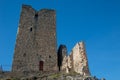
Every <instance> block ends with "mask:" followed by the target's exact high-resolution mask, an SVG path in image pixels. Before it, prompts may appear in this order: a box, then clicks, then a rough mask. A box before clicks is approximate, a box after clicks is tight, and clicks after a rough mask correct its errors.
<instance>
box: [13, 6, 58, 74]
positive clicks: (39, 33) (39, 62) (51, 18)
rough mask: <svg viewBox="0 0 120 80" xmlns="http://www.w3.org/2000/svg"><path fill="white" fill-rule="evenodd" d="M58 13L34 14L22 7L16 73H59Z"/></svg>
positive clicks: (16, 51)
mask: <svg viewBox="0 0 120 80" xmlns="http://www.w3.org/2000/svg"><path fill="white" fill-rule="evenodd" d="M56 70H57V44H56V13H55V11H54V10H49V9H42V10H40V11H35V10H34V9H33V8H32V7H31V6H28V5H23V6H22V11H21V16H20V22H19V27H18V33H17V39H16V45H15V51H14V59H13V65H12V71H13V72H26V71H29V72H30V71H56Z"/></svg>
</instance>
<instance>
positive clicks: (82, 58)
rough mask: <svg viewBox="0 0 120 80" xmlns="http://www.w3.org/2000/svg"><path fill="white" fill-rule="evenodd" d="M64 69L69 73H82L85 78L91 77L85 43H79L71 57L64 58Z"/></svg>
mask: <svg viewBox="0 0 120 80" xmlns="http://www.w3.org/2000/svg"><path fill="white" fill-rule="evenodd" d="M63 63H64V65H62V68H63V69H65V70H66V72H67V73H69V72H76V73H80V75H83V76H89V75H90V72H89V67H88V60H87V56H86V51H85V45H84V42H79V43H77V44H76V45H75V46H74V48H73V49H72V51H71V53H70V55H69V56H67V57H64V60H63Z"/></svg>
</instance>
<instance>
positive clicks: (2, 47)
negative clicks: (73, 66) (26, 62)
mask: <svg viewBox="0 0 120 80" xmlns="http://www.w3.org/2000/svg"><path fill="white" fill-rule="evenodd" d="M22 4H29V5H31V6H33V8H35V9H36V10H39V9H42V8H50V9H55V10H56V12H57V43H58V46H59V45H60V44H61V43H62V44H66V46H67V48H68V52H70V51H71V49H72V48H73V47H74V45H75V44H76V43H77V42H79V41H85V43H86V50H87V56H88V60H89V67H90V71H91V73H92V75H96V76H97V77H98V78H101V77H105V78H106V79H107V80H120V77H119V75H120V0H0V64H1V65H3V69H4V70H10V69H11V64H12V58H13V53H14V46H15V41H16V33H17V28H18V24H19V18H20V11H21V5H22Z"/></svg>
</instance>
